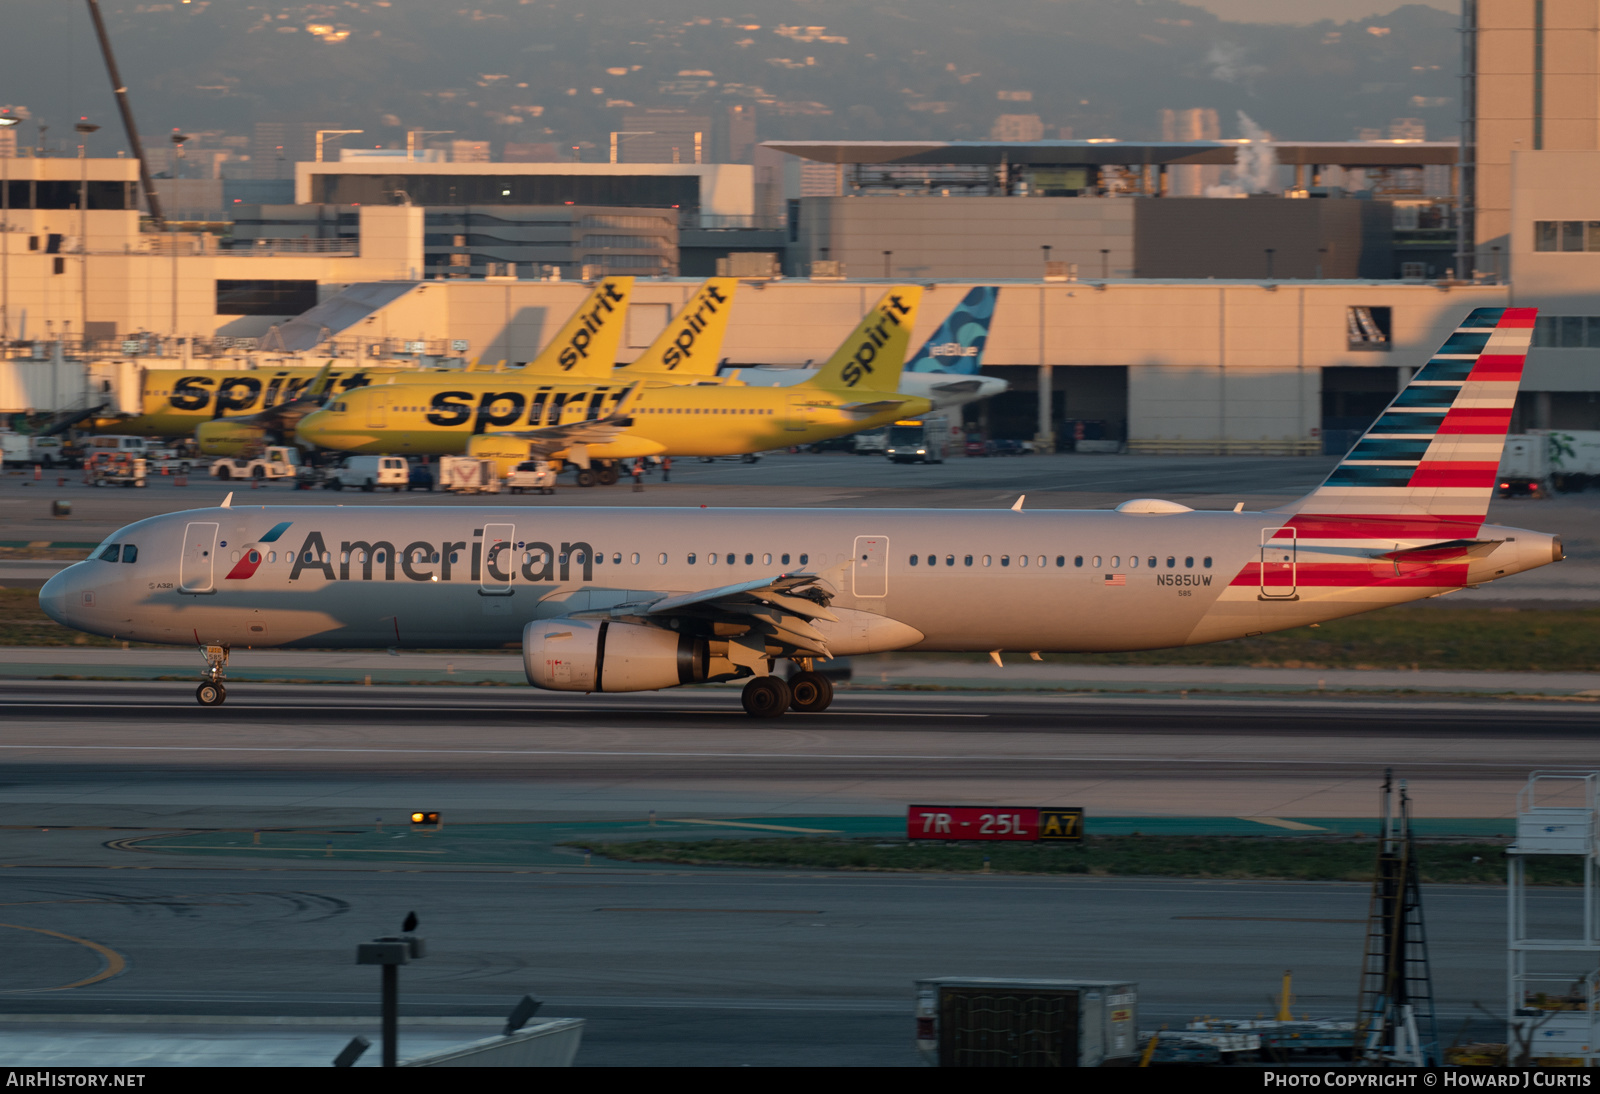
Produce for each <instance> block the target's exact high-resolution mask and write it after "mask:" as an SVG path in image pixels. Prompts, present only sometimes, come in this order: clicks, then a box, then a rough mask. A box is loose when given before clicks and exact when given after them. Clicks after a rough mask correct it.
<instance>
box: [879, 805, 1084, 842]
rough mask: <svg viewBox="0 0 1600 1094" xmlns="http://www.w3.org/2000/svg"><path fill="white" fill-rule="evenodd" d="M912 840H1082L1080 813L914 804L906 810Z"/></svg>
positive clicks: (908, 830) (1011, 807)
mask: <svg viewBox="0 0 1600 1094" xmlns="http://www.w3.org/2000/svg"><path fill="white" fill-rule="evenodd" d="M906 838H907V839H913V840H919V839H921V840H1014V841H1020V842H1023V843H1032V842H1036V841H1038V840H1048V841H1052V842H1054V841H1060V840H1081V839H1082V838H1083V810H1082V809H1080V808H1070V809H1033V808H1027V807H1024V808H1017V807H1015V806H1009V805H1007V806H981V805H979V806H973V805H913V806H908V807H907V809H906Z"/></svg>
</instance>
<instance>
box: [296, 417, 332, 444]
mask: <svg viewBox="0 0 1600 1094" xmlns="http://www.w3.org/2000/svg"><path fill="white" fill-rule="evenodd" d="M327 422H328V412H327V411H325V410H313V411H312V412H311V413H310V414H307V415H306V416H305V417H304V418H301V419H300V421H299V422H297V423H296V424H295V427H294V439H295V441H296V442H297V443H298V442H301V441H304V442H305V443H306V444H310V445H315V444H316V443H317V441H318V438H320V437H322V436H323V429H324V427H325V426H326V425H327Z"/></svg>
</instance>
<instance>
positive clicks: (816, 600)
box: [576, 574, 838, 657]
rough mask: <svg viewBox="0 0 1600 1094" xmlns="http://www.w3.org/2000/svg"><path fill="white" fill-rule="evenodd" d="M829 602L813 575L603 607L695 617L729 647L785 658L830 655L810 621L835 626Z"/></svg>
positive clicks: (621, 612) (658, 616)
mask: <svg viewBox="0 0 1600 1094" xmlns="http://www.w3.org/2000/svg"><path fill="white" fill-rule="evenodd" d="M832 599H833V594H832V593H831V592H829V591H828V590H827V589H826V588H825V587H824V586H823V585H822V583H821V579H820V578H819V577H818V576H817V575H816V574H778V575H777V576H775V577H760V578H755V579H753V580H751V581H741V582H739V583H737V584H734V585H723V586H721V587H719V588H715V589H702V590H700V591H698V592H692V593H679V594H677V595H675V596H663V597H659V598H657V599H655V600H647V601H645V600H641V601H634V602H632V603H628V604H618V605H616V606H615V607H612V608H610V609H607V611H606V614H607V615H610V616H611V617H612V618H621V617H626V616H635V617H640V618H643V619H648V620H654V621H658V622H662V623H665V622H667V621H668V620H671V619H674V618H677V619H685V618H689V619H695V620H697V621H700V622H702V623H705V622H710V623H712V624H715V625H717V626H718V627H720V628H724V629H723V630H719V631H718V633H719V634H726V635H727V636H728V637H729V638H730V640H731V644H738V645H747V646H750V647H752V648H753V652H763V651H764V650H765V647H766V646H769V645H770V646H779V647H781V648H782V649H783V650H784V651H785V654H786V655H789V656H798V657H832V656H833V654H832V653H831V652H829V650H828V643H827V639H826V638H824V637H823V635H822V633H821V632H820V631H818V630H817V628H816V627H814V626H812V622H811V621H812V620H815V619H822V620H827V621H828V622H830V623H834V622H838V616H836V615H834V614H833V612H831V611H829V610H828V603H829V601H831V600H832ZM576 614H577V615H580V616H582V615H594V614H597V613H593V612H578V613H576ZM741 639H742V640H743V641H742V642H741V641H740V640H741Z"/></svg>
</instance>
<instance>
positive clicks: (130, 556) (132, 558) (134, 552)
mask: <svg viewBox="0 0 1600 1094" xmlns="http://www.w3.org/2000/svg"><path fill="white" fill-rule="evenodd" d="M122 561H124V562H138V561H139V548H137V547H135V546H134V545H133V544H131V543H124V544H123V545H122Z"/></svg>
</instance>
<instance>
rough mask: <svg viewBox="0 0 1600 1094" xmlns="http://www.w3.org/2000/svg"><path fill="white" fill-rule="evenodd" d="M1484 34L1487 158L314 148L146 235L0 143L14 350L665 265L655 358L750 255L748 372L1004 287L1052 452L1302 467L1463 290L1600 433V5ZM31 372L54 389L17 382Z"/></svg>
mask: <svg viewBox="0 0 1600 1094" xmlns="http://www.w3.org/2000/svg"><path fill="white" fill-rule="evenodd" d="M1463 29H1464V32H1465V38H1464V41H1465V43H1466V45H1467V47H1468V49H1467V52H1468V56H1469V58H1470V59H1471V63H1470V64H1469V66H1468V68H1469V72H1470V78H1469V79H1468V81H1467V84H1466V88H1467V90H1468V92H1469V99H1470V101H1471V103H1472V104H1473V106H1472V110H1471V111H1470V113H1471V116H1472V122H1471V124H1470V125H1469V126H1468V130H1467V143H1466V144H1465V145H1464V146H1463V145H1460V144H1458V143H1456V142H1453V141H1452V142H1440V141H1422V140H1389V141H1352V142H1331V143H1329V142H1297V141H1271V142H1267V141H1254V142H1252V141H1228V140H1195V141H1159V142H1139V141H1120V140H1109V139H1107V140H1088V141H980V142H926V141H924V142H852V141H795V142H787V141H773V142H768V143H766V144H765V145H762V146H760V147H758V148H757V149H756V152H755V156H754V158H755V160H756V165H753V166H752V165H744V164H710V163H627V162H621V163H609V164H578V163H551V162H538V163H523V162H516V163H493V162H470V163H459V162H458V163H441V162H432V161H430V162H413V161H411V160H410V159H409V158H407V159H404V160H401V159H398V157H394V156H389V157H382V156H377V157H374V156H364V157H358V158H352V159H350V160H348V161H342V162H335V163H326V162H311V163H305V162H301V163H298V164H296V165H295V166H294V171H293V173H294V179H293V187H294V189H293V193H292V195H289V194H288V193H287V192H286V191H285V190H284V188H283V187H282V185H281V184H282V183H286V182H287V180H277V179H269V180H246V181H250V182H253V183H261V184H263V185H265V184H269V183H270V184H272V185H274V186H279V191H278V192H272V193H268V192H267V191H262V193H261V194H252V193H246V192H244V191H235V192H233V193H234V196H232V197H230V198H228V199H227V205H228V207H227V208H226V209H225V210H224V215H225V218H226V219H225V221H224V222H223V223H221V225H220V230H219V231H211V232H203V231H171V230H169V231H149V230H143V229H142V228H141V223H140V215H139V210H138V195H137V183H136V177H137V173H136V170H135V165H134V164H133V163H132V162H131V161H127V160H76V161H74V160H70V159H34V158H28V157H23V158H5V159H0V172H3V173H4V174H3V175H0V181H3V185H0V196H3V197H4V201H3V202H0V219H3V220H4V227H5V228H6V229H7V230H6V231H3V232H0V327H3V340H4V341H5V342H6V349H5V353H6V354H7V355H8V357H7V360H8V361H10V360H17V359H24V360H31V359H34V358H36V357H39V356H41V355H43V356H50V355H51V354H53V353H55V351H51V350H47V349H42V348H41V347H43V346H45V345H46V344H47V343H51V342H54V343H56V344H57V345H58V346H60V345H64V346H65V350H64V352H66V353H67V354H69V355H76V356H80V357H83V358H85V359H88V358H95V359H100V358H106V357H108V356H109V357H115V356H116V355H118V354H121V355H122V356H123V357H125V358H127V359H128V360H131V361H135V362H138V361H142V360H144V359H145V357H146V356H148V355H152V354H154V355H159V356H157V357H156V358H155V359H156V360H162V361H167V360H170V359H171V358H172V357H173V356H176V355H179V354H180V353H186V354H189V355H190V356H193V355H195V354H200V355H202V356H203V355H204V354H207V353H216V352H231V353H240V352H242V353H249V352H253V351H255V350H258V349H259V350H260V351H262V352H268V351H271V352H302V353H311V352H324V353H326V352H337V353H341V354H345V353H366V354H369V355H370V354H376V353H388V352H391V351H392V349H393V345H394V344H395V343H396V342H397V341H398V342H401V343H412V344H424V343H427V344H433V343H436V342H439V341H441V340H442V341H446V342H457V343H465V344H466V345H467V346H469V347H470V348H469V349H468V350H467V351H466V353H467V356H468V357H470V358H475V359H477V360H478V361H479V362H480V366H481V367H497V366H499V365H500V363H501V362H504V366H503V367H508V368H510V367H515V366H516V364H517V363H518V362H521V361H526V360H529V359H531V358H532V357H533V356H534V354H535V353H536V352H537V350H538V348H539V347H540V345H541V344H542V340H543V339H546V338H548V337H549V336H550V334H551V333H552V332H553V330H554V329H555V325H556V324H558V323H559V321H560V319H561V317H563V316H564V315H565V314H566V313H567V311H568V310H569V309H570V308H571V307H573V306H575V305H576V303H577V300H578V299H579V297H580V295H581V293H582V291H583V290H582V287H581V284H579V283H580V282H581V281H582V280H583V279H584V278H586V277H593V276H596V275H599V274H604V273H611V274H618V273H634V274H636V275H638V276H641V277H643V278H646V280H645V281H643V282H641V284H640V286H639V292H638V300H639V301H640V303H639V305H638V307H637V314H636V315H635V317H634V320H633V321H632V322H631V323H630V331H629V335H628V339H627V348H625V350H624V359H625V360H626V359H628V357H629V356H630V355H631V354H632V353H634V352H637V350H638V349H639V348H641V347H642V346H643V345H644V344H645V343H646V342H647V341H648V340H649V337H650V336H651V335H652V334H653V332H654V331H655V330H658V329H659V327H660V324H661V323H664V322H665V315H666V313H667V311H668V309H670V308H671V307H673V306H675V305H676V304H677V303H680V302H681V301H682V300H683V299H685V298H686V294H687V293H688V292H689V291H690V287H691V286H692V284H693V280H694V279H697V278H700V277H704V276H708V275H710V274H713V273H716V272H719V271H726V272H728V273H731V274H733V275H736V276H744V277H746V278H747V280H746V282H745V288H744V289H743V290H742V291H741V293H740V297H739V302H738V306H737V310H736V313H735V316H734V320H733V323H732V326H731V329H730V331H729V334H728V339H727V342H726V347H725V352H726V355H727V358H728V360H727V362H726V364H727V366H728V367H730V368H733V367H738V366H741V365H780V366H781V365H794V366H799V365H804V364H805V363H807V362H815V361H817V360H820V359H822V358H824V357H826V356H827V355H828V354H829V353H830V352H831V351H832V349H833V348H834V346H835V345H836V343H837V341H838V339H839V338H840V337H842V336H843V334H844V333H845V331H847V330H848V329H849V327H850V326H851V325H852V324H853V323H854V321H855V319H856V318H858V317H859V316H860V314H861V313H862V312H864V311H865V310H866V309H867V308H868V307H869V306H870V305H871V303H872V301H873V299H874V298H875V296H876V295H877V294H878V293H879V292H881V291H882V290H883V289H884V287H885V286H886V285H888V284H892V283H896V282H902V281H915V282H918V283H921V284H925V285H927V286H928V287H929V289H930V291H929V292H928V293H927V294H926V297H925V304H924V310H923V315H922V316H921V318H920V320H919V326H920V328H921V329H920V330H919V334H921V333H924V332H925V331H927V330H931V329H932V327H933V325H934V324H935V323H936V322H937V321H938V320H939V319H940V318H942V316H943V313H944V312H945V311H947V310H948V309H947V308H946V307H945V306H944V304H945V302H948V304H949V306H951V307H953V306H954V304H955V301H956V300H958V299H959V298H960V294H961V293H962V291H964V289H965V287H966V286H968V285H970V284H973V283H987V284H999V285H1002V286H1003V290H1002V293H1001V297H1000V303H999V307H998V311H997V313H996V317H995V323H994V329H993V333H992V336H991V338H990V341H989V344H988V347H987V350H986V353H985V358H984V367H985V370H986V371H988V372H992V373H994V374H996V375H998V376H1001V377H1003V378H1005V379H1007V380H1008V381H1009V382H1010V383H1011V390H1010V391H1008V392H1007V393H1006V394H1004V395H1002V396H1000V397H998V398H996V399H994V400H991V401H990V402H988V403H984V404H977V405H972V406H969V407H968V408H967V413H968V414H969V416H970V418H971V422H972V425H973V426H974V428H978V429H982V430H984V431H985V432H987V433H989V434H990V435H991V436H994V437H999V438H1013V439H1023V440H1035V441H1037V442H1038V443H1039V444H1040V445H1042V446H1045V447H1049V446H1052V445H1053V446H1057V447H1070V446H1071V445H1073V444H1074V443H1075V442H1076V441H1077V440H1080V439H1082V440H1108V439H1109V440H1117V441H1119V442H1125V443H1126V445H1127V448H1128V449H1129V450H1130V451H1135V452H1192V453H1197V454H1198V453H1208V452H1216V453H1222V452H1234V453H1246V452H1259V453H1290V452H1315V451H1323V450H1327V451H1339V450H1341V449H1342V448H1343V447H1344V446H1345V445H1346V444H1347V443H1348V441H1349V439H1350V438H1351V437H1352V436H1353V435H1354V433H1355V432H1356V431H1359V430H1360V429H1362V428H1363V427H1364V426H1365V425H1366V424H1367V423H1368V422H1370V421H1371V419H1372V418H1373V416H1374V415H1375V414H1376V413H1377V412H1378V410H1379V409H1381V407H1382V406H1383V405H1384V404H1385V403H1386V402H1387V401H1388V399H1389V398H1390V397H1391V396H1392V394H1393V392H1394V391H1395V389H1396V387H1397V386H1398V385H1399V384H1400V383H1402V382H1404V380H1405V379H1406V377H1407V375H1408V370H1409V369H1411V368H1414V367H1416V366H1418V365H1420V364H1421V363H1422V362H1423V361H1424V360H1426V358H1427V355H1428V354H1429V353H1430V352H1431V351H1432V350H1433V349H1434V348H1435V347H1436V346H1437V345H1438V343H1439V342H1440V340H1441V339H1442V336H1443V333H1444V332H1445V331H1447V330H1448V329H1449V328H1450V327H1451V326H1452V325H1453V324H1454V323H1456V322H1457V321H1458V320H1459V319H1460V318H1461V317H1462V316H1463V315H1465V314H1466V312H1467V311H1468V310H1470V309H1471V308H1473V307H1480V306H1504V305H1511V304H1515V305H1521V306H1537V307H1539V308H1540V309H1541V311H1542V316H1543V318H1541V320H1540V323H1539V326H1538V329H1537V331H1536V339H1535V347H1534V349H1533V351H1532V354H1531V356H1530V357H1529V361H1528V367H1527V372H1526V375H1525V378H1524V383H1523V394H1522V397H1521V400H1520V401H1519V405H1518V409H1517V416H1516V419H1515V421H1514V423H1513V424H1514V427H1516V428H1535V427H1549V428H1569V429H1600V227H1597V226H1600V207H1597V205H1596V199H1595V198H1594V196H1593V188H1592V187H1591V186H1589V185H1588V184H1587V180H1589V179H1592V178H1593V177H1595V175H1596V172H1597V171H1600V98H1597V97H1596V96H1595V94H1594V87H1595V86H1597V81H1600V61H1597V60H1596V56H1600V55H1595V54H1594V53H1593V50H1592V48H1589V47H1588V46H1586V45H1585V43H1592V40H1593V37H1594V35H1595V34H1596V33H1600V3H1593V2H1585V3H1561V4H1554V3H1552V4H1550V5H1543V4H1537V5H1536V4H1532V3H1530V2H1523V0H1479V2H1478V3H1475V4H1473V5H1469V6H1468V12H1467V16H1466V20H1465V23H1464V27H1463ZM1585 49H1587V50H1588V52H1585ZM224 192H226V191H219V193H224ZM251 196H256V197H259V198H261V200H256V201H251V200H247V199H248V198H249V197H251ZM268 198H270V200H267V199H268ZM80 205H81V206H84V207H82V208H80ZM146 227H148V226H146ZM169 227H170V226H169ZM133 367H137V366H136V365H135V366H133ZM23 388H26V389H27V390H31V391H37V390H39V389H38V387H37V385H35V386H33V387H27V386H26V385H24V386H23V387H17V386H16V385H13V386H12V387H11V388H7V387H5V385H3V384H0V391H5V390H23ZM18 409H25V408H22V407H16V406H0V412H3V411H15V410H18Z"/></svg>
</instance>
